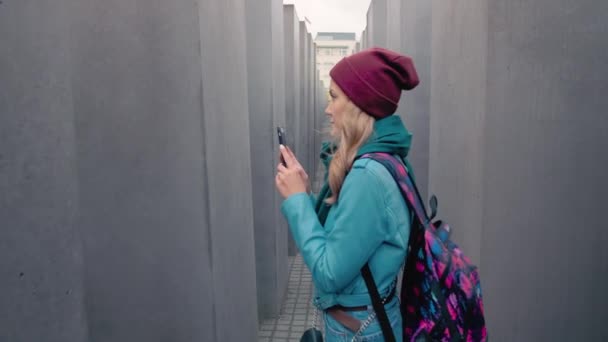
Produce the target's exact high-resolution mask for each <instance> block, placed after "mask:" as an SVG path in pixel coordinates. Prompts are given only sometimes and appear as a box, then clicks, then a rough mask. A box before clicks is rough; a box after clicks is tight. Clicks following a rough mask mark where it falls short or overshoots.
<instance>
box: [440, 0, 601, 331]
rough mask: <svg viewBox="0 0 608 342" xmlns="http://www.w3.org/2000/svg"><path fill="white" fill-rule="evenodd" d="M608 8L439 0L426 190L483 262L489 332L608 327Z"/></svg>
mask: <svg viewBox="0 0 608 342" xmlns="http://www.w3.org/2000/svg"><path fill="white" fill-rule="evenodd" d="M607 15H608V6H607V5H606V4H605V3H604V2H600V1H591V0H588V1H583V2H578V3H577V6H576V9H575V10H574V9H573V8H572V7H571V5H570V4H568V3H567V2H566V1H557V2H555V1H553V2H548V1H540V2H538V1H537V2H530V3H525V4H520V5H514V4H510V3H506V2H502V1H490V2H481V1H477V2H475V1H474V2H472V3H471V2H469V3H467V4H466V5H465V4H464V3H462V4H460V3H454V2H445V1H434V2H433V57H432V61H433V62H432V70H433V74H432V84H431V87H432V94H433V96H432V99H431V115H432V116H431V125H430V127H431V145H430V149H431V154H430V155H431V163H430V165H431V172H430V175H431V178H430V180H431V183H430V188H431V189H432V191H435V190H436V191H437V192H439V194H440V210H441V212H442V216H443V217H445V218H447V220H448V222H451V224H452V225H453V227H454V229H455V230H454V238H455V240H456V241H458V242H460V244H461V246H463V249H464V251H465V252H466V253H468V254H469V255H470V256H471V257H472V259H473V261H475V262H479V263H480V266H481V279H482V286H483V288H484V296H485V297H484V300H485V305H486V314H487V321H488V325H489V332H490V337H491V338H493V339H497V340H505V341H519V340H534V341H553V340H564V341H568V340H589V341H592V340H603V339H606V338H607V336H608V328H607V327H606V325H605V324H604V322H603V319H602V317H603V316H604V315H603V313H604V312H605V307H606V305H608V297H607V296H605V295H603V293H604V291H603V289H604V288H606V287H608V276H606V274H605V273H601V272H600V273H598V272H597V270H599V269H606V267H608V258H605V257H602V256H600V255H599V254H597V251H598V250H601V248H602V247H600V246H604V245H605V244H606V243H607V242H608V235H607V234H606V233H605V229H604V226H605V224H604V222H605V220H604V218H603V217H602V212H603V208H602V206H603V203H604V202H605V201H604V200H603V194H604V193H605V192H606V191H607V190H608V182H607V181H606V180H605V177H603V173H602V172H603V171H602V170H603V169H604V168H605V167H606V165H608V159H607V158H606V153H605V149H606V147H608V146H607V145H606V143H605V132H606V131H607V128H608V122H607V119H606V115H605V108H606V106H607V105H608V102H607V100H606V96H605V93H606V90H608V84H607V81H606V80H607V79H608V77H607V76H608V75H607V73H608V69H607V67H606V64H605V60H606V59H607V58H608V55H607V52H608V46H607V42H606V40H605V39H604V38H605V36H606V34H607V32H606V31H607V29H606V26H605V25H601V24H600V23H603V22H604V21H605V18H606V16H607ZM457 23H458V24H457ZM442 202H443V203H444V204H443V205H441V203H442ZM580 227H585V228H584V232H583V231H582V230H581V229H580ZM556 265H559V267H556ZM514 279H517V281H514ZM505 284H509V287H508V288H509V290H508V291H507V290H506V287H505ZM514 293H515V294H516V296H513V294H514ZM598 294H599V295H598ZM556 298H559V299H560V300H556ZM581 317H585V318H586V319H581ZM560 323H561V324H560ZM548 326H550V327H551V329H547V327H548ZM492 336H493V337H492Z"/></svg>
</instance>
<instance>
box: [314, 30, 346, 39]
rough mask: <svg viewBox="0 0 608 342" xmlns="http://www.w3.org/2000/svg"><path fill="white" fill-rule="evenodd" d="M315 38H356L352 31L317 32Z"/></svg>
mask: <svg viewBox="0 0 608 342" xmlns="http://www.w3.org/2000/svg"><path fill="white" fill-rule="evenodd" d="M315 40H356V36H355V33H354V32H319V33H317V38H316V39H315Z"/></svg>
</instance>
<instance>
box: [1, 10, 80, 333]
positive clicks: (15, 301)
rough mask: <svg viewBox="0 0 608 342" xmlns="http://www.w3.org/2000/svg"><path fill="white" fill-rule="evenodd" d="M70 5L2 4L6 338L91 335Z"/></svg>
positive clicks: (3, 330) (3, 300) (3, 329)
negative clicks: (81, 220)
mask: <svg viewBox="0 0 608 342" xmlns="http://www.w3.org/2000/svg"><path fill="white" fill-rule="evenodd" d="M70 3H71V2H69V1H39V2H36V4H35V5H33V4H30V3H27V2H21V1H15V2H6V1H5V2H4V3H0V41H2V44H0V75H1V76H0V278H1V279H2V281H0V293H1V295H0V317H2V318H1V319H0V322H1V323H0V326H1V327H0V340H1V341H49V342H63V341H70V342H85V341H88V336H87V315H86V311H85V307H84V305H85V293H86V291H85V288H84V280H85V279H84V278H85V275H84V256H83V246H82V240H81V235H80V233H81V232H80V231H79V227H78V224H77V222H76V220H77V216H78V208H79V203H78V196H79V195H78V193H79V188H78V179H77V170H76V166H75V165H76V154H75V149H76V144H77V143H76V141H75V132H74V124H73V118H74V110H73V105H72V98H73V92H72V87H71V84H70V83H71V75H72V70H71V65H70V60H69V55H68V52H69V50H70Z"/></svg>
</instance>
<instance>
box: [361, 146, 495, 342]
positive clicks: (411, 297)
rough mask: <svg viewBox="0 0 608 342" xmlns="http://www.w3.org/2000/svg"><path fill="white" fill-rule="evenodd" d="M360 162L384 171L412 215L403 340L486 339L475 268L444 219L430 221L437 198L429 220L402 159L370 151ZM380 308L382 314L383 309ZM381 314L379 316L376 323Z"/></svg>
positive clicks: (403, 290) (404, 284)
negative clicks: (371, 163)
mask: <svg viewBox="0 0 608 342" xmlns="http://www.w3.org/2000/svg"><path fill="white" fill-rule="evenodd" d="M361 158H370V159H373V160H375V161H377V162H379V163H381V164H382V165H384V166H385V167H386V168H387V169H388V171H389V172H390V173H391V175H392V176H393V178H394V179H395V181H396V182H397V184H398V185H399V188H400V189H401V193H402V195H403V197H404V198H405V200H406V203H407V205H408V207H409V209H410V212H412V213H414V216H415V220H414V222H413V224H412V228H411V230H410V238H409V243H408V249H409V252H408V257H407V262H406V265H405V270H404V274H403V282H402V284H401V313H402V316H403V341H416V342H418V341H441V342H447V341H450V342H452V341H466V342H477V341H487V339H488V337H487V331H486V327H485V320H484V316H483V301H482V297H481V285H480V281H479V275H478V273H477V268H476V267H475V266H474V265H472V264H471V262H470V261H469V259H468V258H467V257H466V256H465V255H464V254H463V253H462V251H461V250H460V248H458V246H457V245H456V244H454V243H453V242H452V241H451V240H450V239H449V234H450V228H449V226H448V225H447V224H445V223H443V222H442V221H435V222H431V220H432V219H433V218H434V217H435V214H436V210H437V199H436V198H435V196H433V197H432V198H431V210H432V215H431V217H430V218H429V216H428V215H427V213H426V210H425V207H424V205H423V204H422V200H421V197H420V194H419V193H418V189H417V188H416V185H415V184H414V182H412V179H411V177H410V176H409V174H408V172H407V170H406V167H405V166H404V164H403V163H402V162H401V161H400V160H398V159H397V158H395V157H393V156H392V155H391V154H388V153H368V154H365V155H363V156H362V157H361ZM369 276H370V277H371V273H370V275H369ZM372 280H373V279H372ZM366 283H367V280H366ZM372 284H373V281H372ZM372 286H373V285H372ZM368 287H369V284H368ZM373 287H375V286H373ZM375 290H376V289H375ZM372 292H375V293H376V294H377V293H378V292H377V290H376V291H372V290H370V294H372V297H374V295H373V293H372ZM376 299H378V298H376ZM372 301H373V302H374V301H377V300H374V298H372ZM379 308H381V309H380V310H382V311H384V306H379ZM376 311H378V310H376ZM383 316H384V317H386V315H382V314H378V317H379V319H382V317H383ZM381 323H382V322H381ZM382 325H383V324H381V326H382ZM385 326H386V325H385ZM389 330H390V329H389ZM383 332H384V336H385V339H386V340H389V341H390V340H394V337H393V334H392V331H385V329H383ZM387 334H389V335H390V337H388V335H387Z"/></svg>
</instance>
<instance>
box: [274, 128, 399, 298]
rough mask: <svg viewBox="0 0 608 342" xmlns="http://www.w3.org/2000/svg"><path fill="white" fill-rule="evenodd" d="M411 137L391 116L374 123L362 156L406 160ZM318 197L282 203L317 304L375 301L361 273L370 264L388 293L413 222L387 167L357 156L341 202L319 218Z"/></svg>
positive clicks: (301, 195) (296, 197)
mask: <svg viewBox="0 0 608 342" xmlns="http://www.w3.org/2000/svg"><path fill="white" fill-rule="evenodd" d="M410 141H411V135H410V134H409V133H408V132H407V130H406V129H405V126H403V123H402V122H401V119H400V118H399V117H398V116H391V117H388V118H385V119H383V120H378V121H376V124H375V125H374V134H373V135H372V137H371V138H370V140H369V141H368V142H367V143H366V144H365V145H364V146H363V147H362V148H361V149H360V152H359V153H358V155H361V154H363V153H366V152H372V151H378V152H391V153H393V154H394V155H396V156H399V157H401V158H403V159H404V158H405V156H406V155H407V151H408V150H409V144H410ZM326 178H327V177H326ZM324 188H325V189H327V188H328V187H327V186H324ZM322 193H323V191H322ZM322 197H323V196H322ZM324 197H327V196H326V195H325V196H324ZM320 201H323V198H319V199H315V198H314V197H313V196H309V195H307V194H306V193H297V194H294V195H292V196H289V197H288V198H287V199H286V200H285V201H284V202H283V204H282V207H281V210H282V212H283V215H284V216H285V217H286V219H287V222H288V223H289V227H290V229H291V232H292V234H293V237H294V240H295V242H296V245H297V246H298V248H299V249H300V253H301V254H302V257H303V259H304V262H305V263H306V265H307V266H308V268H309V269H310V270H311V273H312V278H313V282H314V285H315V289H316V294H315V304H316V305H317V306H318V307H319V308H320V309H326V308H329V307H331V306H333V305H336V304H340V305H343V306H360V305H369V304H371V299H370V296H369V294H368V291H367V287H366V286H365V282H364V280H363V277H362V276H361V268H362V267H363V265H365V263H366V262H369V265H370V269H371V271H372V274H373V276H374V280H375V281H376V285H377V287H378V290H379V292H380V295H381V296H383V297H384V296H386V295H388V293H389V292H390V290H391V289H392V288H393V287H394V286H395V285H396V279H397V275H398V273H399V270H400V268H401V266H402V265H403V263H404V261H405V257H406V250H407V243H408V238H409V232H410V222H411V221H410V214H409V210H408V209H407V206H406V203H405V201H404V199H403V197H402V195H401V193H400V191H399V188H398V186H397V183H396V182H395V181H394V180H393V178H392V176H391V175H390V173H389V172H388V170H386V168H385V167H384V166H383V165H381V164H380V163H378V162H376V161H374V160H370V159H358V160H356V161H355V163H354V164H353V167H352V169H351V170H350V172H349V173H348V175H347V176H346V178H345V180H344V184H343V185H342V189H341V191H340V197H339V200H338V202H337V203H335V204H333V205H332V206H331V207H328V209H329V210H328V211H327V212H326V213H325V214H323V215H322V217H321V220H320V216H319V215H318V211H319V210H317V211H316V210H315V207H317V209H318V208H319V207H320V206H323V205H325V204H322V203H320ZM322 221H324V224H322Z"/></svg>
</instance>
